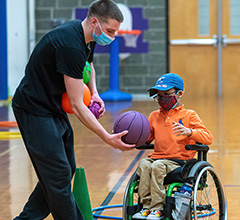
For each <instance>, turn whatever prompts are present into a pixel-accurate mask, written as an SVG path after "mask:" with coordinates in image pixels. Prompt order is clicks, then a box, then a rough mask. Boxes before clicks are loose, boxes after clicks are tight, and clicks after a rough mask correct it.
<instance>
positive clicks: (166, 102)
mask: <svg viewBox="0 0 240 220" xmlns="http://www.w3.org/2000/svg"><path fill="white" fill-rule="evenodd" d="M176 95H177V94H176ZM176 95H174V96H168V95H164V96H158V104H159V105H160V106H161V108H162V109H163V110H164V111H169V110H170V109H173V108H175V107H176V105H177V104H178V102H179V101H180V99H179V100H177V98H176Z"/></svg>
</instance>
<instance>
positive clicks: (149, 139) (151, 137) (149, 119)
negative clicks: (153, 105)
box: [146, 114, 155, 144]
mask: <svg viewBox="0 0 240 220" xmlns="http://www.w3.org/2000/svg"><path fill="white" fill-rule="evenodd" d="M148 121H149V124H150V128H151V131H150V135H149V137H148V139H147V141H146V144H150V143H151V142H152V141H153V140H154V138H155V137H154V129H153V126H152V114H150V116H149V117H148Z"/></svg>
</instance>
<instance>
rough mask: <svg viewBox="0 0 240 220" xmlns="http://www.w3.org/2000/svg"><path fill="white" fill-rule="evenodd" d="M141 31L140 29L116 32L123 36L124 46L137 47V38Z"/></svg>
mask: <svg viewBox="0 0 240 220" xmlns="http://www.w3.org/2000/svg"><path fill="white" fill-rule="evenodd" d="M141 33H142V31H141V30H119V31H118V32H117V35H118V36H122V37H123V38H124V42H125V47H133V48H136V47H137V39H138V37H139V36H140V34H141Z"/></svg>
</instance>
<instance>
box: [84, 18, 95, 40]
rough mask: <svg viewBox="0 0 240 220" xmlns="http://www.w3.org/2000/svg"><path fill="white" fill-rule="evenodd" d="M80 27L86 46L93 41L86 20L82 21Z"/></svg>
mask: <svg viewBox="0 0 240 220" xmlns="http://www.w3.org/2000/svg"><path fill="white" fill-rule="evenodd" d="M82 27H83V33H84V37H85V41H86V44H88V43H89V42H91V41H93V38H92V28H91V23H90V22H89V21H88V19H87V18H85V19H84V20H83V21H82Z"/></svg>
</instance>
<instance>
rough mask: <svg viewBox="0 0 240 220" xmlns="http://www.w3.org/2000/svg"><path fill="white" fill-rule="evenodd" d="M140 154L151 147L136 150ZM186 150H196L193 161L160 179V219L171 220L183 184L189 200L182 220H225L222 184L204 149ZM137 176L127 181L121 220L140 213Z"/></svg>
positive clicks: (147, 145) (189, 147)
mask: <svg viewBox="0 0 240 220" xmlns="http://www.w3.org/2000/svg"><path fill="white" fill-rule="evenodd" d="M138 149H140V150H143V149H144V150H145V149H154V145H153V144H145V145H142V146H140V147H138ZM185 149H186V150H196V151H197V159H191V160H189V161H187V162H186V163H185V164H184V165H183V166H181V167H179V168H177V169H175V170H174V171H172V172H171V173H169V174H168V175H167V176H166V177H165V179H164V185H165V187H166V200H165V205H164V219H166V220H173V217H172V211H173V210H174V209H175V198H174V193H175V192H178V190H179V188H180V187H181V186H183V184H184V183H188V184H190V186H191V187H192V198H191V202H190V205H189V207H188V211H187V213H188V214H187V217H186V218H185V219H186V220H190V219H194V220H196V219H219V220H226V219H227V201H226V196H225V193H224V187H223V184H222V182H221V180H220V178H219V176H218V174H217V173H216V171H215V169H214V168H213V166H212V165H211V164H210V163H209V162H207V152H208V150H209V147H208V146H207V145H203V144H199V143H197V144H196V145H186V146H185ZM138 185H139V176H138V175H137V173H136V170H135V172H134V173H133V175H132V176H131V178H130V179H129V181H128V184H127V186H126V189H125V193H124V199H123V220H132V215H134V214H135V213H136V212H139V211H140V210H141V209H142V204H141V199H140V198H139V196H138Z"/></svg>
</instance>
